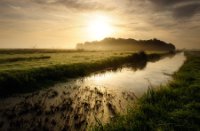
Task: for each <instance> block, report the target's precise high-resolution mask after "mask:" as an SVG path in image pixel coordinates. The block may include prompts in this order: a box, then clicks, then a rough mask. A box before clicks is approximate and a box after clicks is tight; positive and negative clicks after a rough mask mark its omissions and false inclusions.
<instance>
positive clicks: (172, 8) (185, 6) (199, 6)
mask: <svg viewBox="0 0 200 131" xmlns="http://www.w3.org/2000/svg"><path fill="white" fill-rule="evenodd" d="M148 1H149V2H150V3H151V4H152V5H153V8H155V9H156V11H161V12H162V11H163V12H171V14H172V16H173V17H174V18H175V19H184V18H191V17H193V16H194V15H196V14H198V13H200V1H199V0H148Z"/></svg>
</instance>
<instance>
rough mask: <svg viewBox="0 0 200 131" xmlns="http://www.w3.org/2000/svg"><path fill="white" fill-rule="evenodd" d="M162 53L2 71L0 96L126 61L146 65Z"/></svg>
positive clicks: (28, 89)
mask: <svg viewBox="0 0 200 131" xmlns="http://www.w3.org/2000/svg"><path fill="white" fill-rule="evenodd" d="M160 56H161V54H149V55H146V54H145V53H144V52H140V53H135V54H132V55H128V56H125V57H124V56H123V57H120V56H118V57H111V58H109V59H105V60H102V61H96V62H90V63H88V62H85V63H84V62H83V63H74V64H68V65H65V64H59V65H53V66H47V67H40V68H31V69H27V70H8V71H4V72H0V96H1V97H5V96H10V95H12V94H15V93H25V92H30V91H34V90H37V89H41V88H44V87H47V86H49V85H52V84H55V83H56V82H59V81H62V80H64V79H66V78H76V77H80V76H85V75H88V74H90V73H92V72H95V71H100V70H104V69H107V68H119V67H121V66H122V65H124V64H126V63H132V64H133V65H134V66H136V67H140V66H141V65H143V66H145V64H146V62H147V61H148V60H154V59H159V58H160Z"/></svg>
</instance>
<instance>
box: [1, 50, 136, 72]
mask: <svg viewBox="0 0 200 131" xmlns="http://www.w3.org/2000/svg"><path fill="white" fill-rule="evenodd" d="M131 53H133V52H130V51H127V52H125V51H99V52H95V51H90V52H84V51H64V50H61V51H59V50H58V51H57V50H55V51H53V50H50V51H48V50H41V51H38V50H35V51H32V50H29V51H27V50H21V51H17V50H10V51H4V50H0V72H3V71H11V70H27V69H33V68H40V67H48V66H52V65H70V64H75V63H94V62H97V61H102V60H105V59H108V58H111V57H119V56H120V57H125V56H128V55H130V54H131ZM34 58H35V59H34ZM40 58H41V59H40ZM44 58H46V59H44Z"/></svg>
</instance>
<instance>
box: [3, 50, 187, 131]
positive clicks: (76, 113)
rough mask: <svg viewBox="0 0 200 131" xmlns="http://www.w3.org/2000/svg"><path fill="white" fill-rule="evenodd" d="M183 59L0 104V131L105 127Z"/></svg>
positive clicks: (143, 65) (117, 72) (75, 81)
mask: <svg viewBox="0 0 200 131" xmlns="http://www.w3.org/2000/svg"><path fill="white" fill-rule="evenodd" d="M185 59H186V58H185V56H184V54H183V53H178V54H176V55H174V56H169V57H165V58H162V59H161V60H157V61H154V62H147V63H140V64H138V65H137V66H136V67H130V66H129V67H123V68H121V69H117V70H115V71H104V72H101V73H100V72H99V73H95V74H92V75H90V76H87V77H83V78H78V79H73V80H69V81H67V82H64V83H60V84H56V85H55V86H53V87H50V88H48V89H44V90H41V91H37V92H34V93H29V94H25V95H18V96H15V97H10V98H7V99H3V100H0V116H1V117H0V130H7V129H11V130H16V129H19V128H21V129H23V130H41V129H44V130H65V129H68V130H85V129H87V128H89V127H92V126H93V125H95V124H97V123H99V122H102V123H106V122H109V121H110V119H112V118H113V117H114V116H115V115H116V114H117V113H125V112H126V109H127V107H128V106H131V105H133V104H134V102H135V101H137V99H138V97H140V96H141V95H142V94H144V93H145V92H146V91H147V90H148V87H149V86H150V85H151V86H153V87H154V88H156V87H159V85H161V84H166V83H167V82H168V81H170V80H172V77H171V75H172V74H173V73H174V72H175V71H177V70H178V69H179V68H180V67H181V65H182V64H183V63H184V61H185Z"/></svg>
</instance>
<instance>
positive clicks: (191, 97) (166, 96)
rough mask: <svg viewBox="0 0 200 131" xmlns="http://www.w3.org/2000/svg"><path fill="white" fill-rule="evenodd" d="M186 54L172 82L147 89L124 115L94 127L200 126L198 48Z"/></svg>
mask: <svg viewBox="0 0 200 131" xmlns="http://www.w3.org/2000/svg"><path fill="white" fill-rule="evenodd" d="M186 56H187V61H186V62H185V64H184V65H183V66H182V67H181V69H180V70H179V71H178V72H177V73H175V74H174V75H173V78H174V80H173V81H172V82H170V83H169V84H168V85H166V86H162V87H160V88H159V89H158V90H152V89H149V91H148V93H147V94H145V95H144V96H143V97H142V98H141V99H139V101H138V102H137V104H135V107H134V108H131V109H129V110H128V112H127V114H126V115H123V116H120V115H119V116H118V117H116V118H114V119H113V121H112V122H111V123H109V124H107V125H104V126H102V125H98V126H97V128H95V129H94V130H107V131H111V130H113V131H117V130H120V131H121V130H135V131H147V130H148V131H149V130H152V131H155V130H158V131H179V130H182V131H183V130H187V131H198V130H200V66H199V65H200V52H186Z"/></svg>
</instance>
